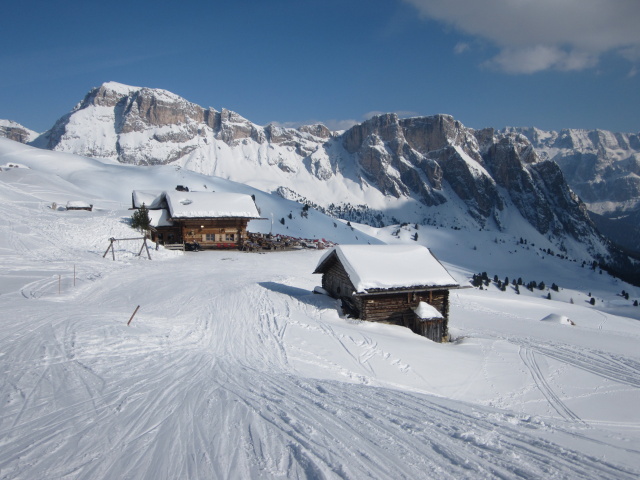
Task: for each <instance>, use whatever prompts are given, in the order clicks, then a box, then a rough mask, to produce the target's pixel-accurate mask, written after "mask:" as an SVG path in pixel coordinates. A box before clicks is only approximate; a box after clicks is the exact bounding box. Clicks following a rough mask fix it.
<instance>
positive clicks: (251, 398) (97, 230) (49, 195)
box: [0, 141, 640, 479]
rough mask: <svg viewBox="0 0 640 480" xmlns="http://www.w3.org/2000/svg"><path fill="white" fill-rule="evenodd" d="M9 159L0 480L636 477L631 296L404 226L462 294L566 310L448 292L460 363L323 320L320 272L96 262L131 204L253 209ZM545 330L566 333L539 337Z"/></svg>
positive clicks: (390, 333) (323, 231)
mask: <svg viewBox="0 0 640 480" xmlns="http://www.w3.org/2000/svg"><path fill="white" fill-rule="evenodd" d="M7 142H8V141H6V142H0V166H3V167H2V171H0V218H2V221H1V222H0V259H1V261H0V272H1V274H2V276H1V279H0V311H1V312H2V314H1V317H0V318H1V319H0V325H1V328H0V404H1V405H2V409H0V478H2V479H4V478H7V479H9V478H11V479H33V478H73V479H107V478H109V479H112V478H149V479H151V478H153V479H164V478H166V479H175V478H231V479H236V478H238V479H240V478H242V479H244V478H269V479H270V478H358V479H359V478H380V479H383V478H385V479H386V478H438V479H448V478H451V479H460V478H468V479H478V478H528V479H533V478H566V479H634V478H637V477H638V475H640V414H639V413H638V410H637V405H638V404H640V354H639V353H638V349H637V346H638V340H639V338H640V323H638V318H639V317H640V308H638V307H633V306H632V305H631V303H630V302H628V303H625V301H623V299H622V297H620V296H619V295H617V293H619V291H620V290H621V289H626V291H627V292H630V294H631V299H632V300H633V299H634V298H638V297H640V291H639V289H637V288H635V287H632V286H629V285H626V284H623V283H621V282H618V281H616V280H615V279H612V278H611V277H608V276H606V275H600V274H599V273H597V272H591V271H589V270H584V269H582V268H580V266H579V264H575V265H574V264H569V263H567V262H566V261H564V262H563V261H560V260H557V259H555V258H548V257H547V258H544V259H543V258H542V257H541V256H540V255H539V253H538V252H536V251H534V250H532V249H530V250H527V249H524V248H522V249H521V250H519V251H518V253H513V254H508V255H507V254H505V253H504V250H503V249H504V248H505V247H504V244H498V243H495V242H494V238H493V235H495V234H492V236H491V237H486V238H484V237H483V236H482V235H478V232H473V233H469V232H463V231H462V232H461V231H453V230H446V229H436V228H435V227H434V228H432V229H430V228H427V227H420V230H419V232H420V242H421V243H423V244H426V245H428V246H430V247H431V248H432V250H433V252H434V253H435V254H436V255H437V256H438V257H439V258H441V259H442V260H444V261H445V262H447V263H446V266H447V267H448V269H449V271H450V272H451V274H452V275H453V276H454V277H455V278H456V279H457V280H458V281H460V282H463V283H466V281H467V280H468V278H469V277H470V275H471V273H473V272H475V271H477V270H478V267H479V266H480V267H482V266H483V265H484V266H486V268H484V270H490V271H491V273H493V272H494V271H495V273H497V274H499V275H501V276H503V275H505V274H509V275H511V276H512V277H513V276H514V275H517V274H518V273H517V272H513V273H512V272H511V271H510V270H509V268H510V267H511V268H512V269H513V268H514V267H515V268H516V269H517V270H519V271H522V272H526V274H527V275H528V276H531V277H532V278H535V279H536V280H540V279H544V280H545V282H546V283H548V284H551V282H552V281H557V282H559V283H560V284H561V286H562V287H563V289H562V290H561V291H560V292H559V293H557V294H556V293H555V292H552V293H553V295H554V297H555V298H554V299H553V300H547V299H546V292H545V293H544V294H543V293H541V292H528V291H525V290H524V289H523V292H522V293H521V294H520V295H517V294H515V292H513V291H507V292H501V291H499V290H498V289H497V288H495V287H493V286H490V287H489V288H487V289H485V290H477V289H462V290H457V291H455V292H453V293H452V296H451V302H452V306H451V314H450V318H451V320H450V330H451V333H452V336H453V340H454V341H452V342H451V343H448V344H435V343H433V342H430V341H429V340H427V339H425V338H422V337H419V336H417V335H414V334H412V333H411V332H410V331H408V330H407V329H405V328H401V327H396V326H389V325H382V324H374V323H367V322H360V321H357V320H352V319H347V318H343V317H341V316H340V315H339V314H338V311H337V309H336V304H335V301H334V300H333V299H331V298H329V297H326V296H323V295H315V294H313V293H311V292H312V290H313V288H314V287H315V286H316V285H318V284H319V283H320V277H319V276H317V275H315V276H314V275H312V274H311V272H312V271H313V269H314V268H315V266H316V264H317V262H318V260H319V259H320V257H321V255H322V253H323V252H321V251H311V250H308V251H297V252H275V253H268V254H256V253H242V252H197V253H192V252H187V253H185V254H182V253H177V252H170V251H165V250H162V249H160V250H158V251H156V250H152V251H151V252H150V254H151V256H152V260H151V261H149V260H147V259H146V257H144V256H143V257H137V256H136V254H137V253H138V251H139V249H140V243H136V242H119V243H118V244H117V245H116V252H115V253H116V261H113V260H111V258H109V256H107V258H103V254H104V252H105V250H106V248H107V246H108V245H109V242H108V239H109V238H111V237H115V238H125V237H135V236H137V233H136V232H134V231H133V230H131V229H130V228H129V227H128V224H127V219H128V218H129V217H130V215H131V212H130V211H129V210H127V209H128V206H129V205H128V203H127V201H128V198H127V195H130V192H131V190H132V189H133V188H136V187H138V188H150V187H153V185H152V184H160V183H162V184H163V185H166V186H162V188H169V186H170V185H172V184H184V183H185V177H184V175H190V176H189V177H188V178H187V181H188V182H187V183H191V184H193V182H195V181H196V180H197V181H202V182H206V183H207V184H208V186H209V188H213V186H214V185H215V189H216V191H234V190H237V191H241V192H243V193H245V192H246V191H247V190H245V189H246V188H248V187H244V186H242V185H237V184H232V183H231V182H224V181H221V180H218V179H214V178H211V177H203V176H197V175H195V174H191V173H185V172H184V171H183V170H176V169H175V168H172V167H167V168H161V169H155V168H150V169H144V168H137V167H134V168H132V167H124V168H123V167H121V166H117V165H108V164H103V163H100V162H95V161H93V160H89V159H82V158H80V157H73V156H70V155H65V154H58V153H55V152H41V151H38V150H33V149H29V148H28V147H23V146H18V144H15V145H14V144H13V142H8V143H7ZM8 163H13V164H17V163H19V164H21V165H23V166H24V167H29V168H8V167H4V165H7V164H8ZM179 180H180V181H179ZM145 182H146V183H145ZM163 182H164V183H163ZM140 184H143V185H140ZM132 185H133V188H131V187H132ZM127 191H128V193H127ZM68 200H91V202H90V203H93V204H94V205H95V207H94V211H93V212H85V211H64V210H58V209H52V208H51V206H52V203H53V202H57V204H59V205H64V204H65V202H66V201H68ZM257 203H258V205H259V206H262V215H263V216H267V215H269V216H270V214H271V213H273V214H274V216H275V218H276V219H277V218H280V217H281V216H285V214H286V213H288V212H289V211H291V209H292V208H294V207H293V206H292V205H291V202H288V201H286V200H283V199H279V198H276V197H272V196H270V195H267V194H261V193H258V195H257ZM294 211H295V210H294ZM259 222H260V221H253V220H252V221H251V223H250V224H249V229H250V230H251V229H262V230H265V229H266V230H267V231H268V230H269V229H271V228H273V229H274V230H277V229H282V230H283V231H282V232H280V233H286V232H287V230H288V231H300V232H304V233H305V235H306V236H308V237H312V236H313V235H314V234H315V236H316V237H328V238H331V239H334V238H332V237H331V235H330V233H333V234H335V236H336V238H335V240H337V241H340V242H341V243H353V242H356V241H357V242H361V243H375V242H385V243H393V242H410V241H411V242H412V240H410V238H411V235H412V234H413V233H414V232H412V231H410V229H405V230H403V231H402V232H401V233H400V235H399V236H398V237H396V236H393V235H391V233H390V229H381V230H374V229H366V228H365V227H360V228H361V229H355V230H352V229H351V228H349V227H347V226H345V225H344V224H342V223H341V222H337V225H336V226H334V222H333V220H332V219H328V218H326V217H324V216H321V215H320V214H318V213H317V212H310V215H309V219H303V218H299V217H297V216H295V217H294V219H293V220H291V221H289V219H287V224H286V225H281V224H280V223H279V222H275V223H274V225H273V226H271V225H270V222H265V221H262V223H259ZM254 227H255V228H254ZM287 227H288V228H287ZM356 237H357V239H356ZM507 240H509V238H508V237H506V236H505V241H507ZM474 247H475V249H474ZM515 248H516V247H515V246H514V247H509V249H511V250H512V251H514V252H515V251H516V250H515ZM518 248H520V247H518ZM505 272H506V273H505ZM523 275H524V273H523ZM543 277H544V278H543ZM555 278H558V279H561V280H554V279H555ZM588 293H592V295H594V296H597V298H598V303H597V305H596V307H592V306H591V305H589V303H588V301H587V300H588V299H589V297H588ZM570 300H573V303H571V302H570ZM138 305H139V306H140V309H139V311H138V312H137V314H136V315H135V317H133V319H132V320H131V324H130V325H129V326H127V322H128V321H129V319H130V318H131V315H132V313H133V312H134V310H135V308H136V307H137V306H138ZM550 314H556V315H558V316H561V315H564V316H566V317H568V318H570V319H571V320H572V321H574V323H575V324H576V325H575V326H570V325H568V324H565V323H562V322H553V321H542V319H544V318H546V317H548V316H549V315H550ZM552 318H555V317H552Z"/></svg>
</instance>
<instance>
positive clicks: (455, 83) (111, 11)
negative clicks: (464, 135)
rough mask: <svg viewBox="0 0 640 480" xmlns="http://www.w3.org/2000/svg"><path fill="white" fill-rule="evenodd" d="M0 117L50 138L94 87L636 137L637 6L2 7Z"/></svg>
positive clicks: (301, 110) (327, 113) (580, 2)
mask: <svg viewBox="0 0 640 480" xmlns="http://www.w3.org/2000/svg"><path fill="white" fill-rule="evenodd" d="M2 10H3V13H2V18H0V39H1V40H2V45H3V48H2V50H1V52H0V67H1V70H0V118H6V119H10V120H14V121H17V122H18V123H21V124H23V125H24V126H26V127H28V128H31V129H33V130H36V131H44V130H46V129H48V128H50V127H51V126H52V125H53V123H54V122H55V120H57V119H58V118H59V117H60V116H62V115H63V114H65V113H66V112H68V111H69V110H71V108H73V106H74V105H75V104H76V103H78V102H79V101H80V100H81V99H82V98H83V96H84V95H85V94H86V93H87V92H88V91H89V90H90V89H91V88H92V87H95V86H99V85H100V84H102V83H104V82H107V81H116V82H120V83H125V84H128V85H134V86H145V87H154V88H163V89H165V90H169V91H171V92H173V93H176V94H178V95H181V96H183V97H184V98H186V99H187V100H189V101H191V102H194V103H197V104H199V105H201V106H203V107H213V108H215V109H217V110H220V109H222V108H223V107H224V108H228V109H231V110H234V111H236V112H238V113H239V114H240V115H242V116H244V117H246V118H248V119H249V120H251V121H253V122H255V123H257V124H261V125H265V124H267V123H270V122H277V123H279V124H282V125H286V126H296V125H300V124H304V123H314V122H322V123H325V124H326V125H327V126H329V127H330V128H332V129H338V128H344V127H347V126H350V125H352V124H354V123H356V122H361V121H363V120H365V119H366V118H368V117H370V116H371V115H372V114H374V113H377V112H397V113H398V114H400V115H402V116H414V115H433V114H436V113H447V114H451V115H453V116H454V117H455V118H456V119H457V120H459V121H461V122H462V123H463V124H465V125H466V126H468V127H472V128H483V127H495V128H502V127H505V126H537V127H539V128H543V129H561V128H588V129H592V128H601V129H606V130H613V131H619V132H633V133H637V132H638V131H640V111H639V110H640V72H639V71H638V70H640V69H639V68H638V67H639V66H640V1H638V0H483V1H479V0H322V1H321V0H318V1H310V0H268V1H267V0H234V1H223V0H220V1H215V0H210V1H200V0H185V1H179V2H178V1H175V2H162V1H157V0H156V1H154V2H151V1H141V0H129V1H126V2H124V1H119V0H114V1H110V2H99V3H98V2H91V1H88V0H83V1H77V0H68V1H58V2H52V1H51V0H48V1H32V0H22V1H20V2H7V3H5V4H4V5H3V9H2Z"/></svg>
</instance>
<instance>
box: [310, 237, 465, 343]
mask: <svg viewBox="0 0 640 480" xmlns="http://www.w3.org/2000/svg"><path fill="white" fill-rule="evenodd" d="M313 273H319V274H322V288H324V289H325V290H327V291H328V292H329V294H330V295H331V296H332V297H334V298H339V299H341V300H342V304H343V309H344V310H345V311H346V312H348V313H350V314H351V315H352V316H353V317H356V318H360V319H361V320H367V321H372V322H384V323H390V324H395V325H402V326H405V327H408V328H410V329H411V330H412V331H413V332H415V333H417V334H419V335H423V336H425V337H427V338H429V339H431V340H433V341H434V342H441V341H442V340H443V339H444V338H446V337H447V335H448V331H447V325H448V318H449V290H450V289H452V288H458V287H459V284H458V282H456V280H455V279H454V278H453V277H452V276H451V275H450V274H449V272H447V270H446V269H445V268H444V266H443V265H442V264H441V263H440V262H439V261H438V260H437V259H436V258H435V257H434V256H433V254H432V253H431V251H430V250H429V249H428V248H426V247H423V246H421V245H339V246H336V247H334V248H333V249H331V250H329V251H328V252H327V253H326V254H325V255H324V256H323V257H322V258H321V259H320V261H319V262H318V265H317V267H316V269H315V271H314V272H313Z"/></svg>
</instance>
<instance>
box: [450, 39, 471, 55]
mask: <svg viewBox="0 0 640 480" xmlns="http://www.w3.org/2000/svg"><path fill="white" fill-rule="evenodd" d="M470 48H471V46H470V45H469V44H468V43H466V42H458V43H457V44H456V46H455V47H453V53H455V54H456V55H460V54H461V53H464V52H466V51H468V50H469V49H470Z"/></svg>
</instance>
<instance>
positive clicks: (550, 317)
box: [540, 313, 575, 325]
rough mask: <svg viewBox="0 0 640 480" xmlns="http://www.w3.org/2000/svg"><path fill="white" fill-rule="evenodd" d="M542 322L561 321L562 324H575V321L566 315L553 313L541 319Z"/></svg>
mask: <svg viewBox="0 0 640 480" xmlns="http://www.w3.org/2000/svg"><path fill="white" fill-rule="evenodd" d="M540 321H541V322H550V323H559V324H561V325H575V323H573V321H572V320H571V319H570V318H569V317H567V316H566V315H559V314H557V313H551V314H549V315H547V316H546V317H544V318H543V319H541V320H540Z"/></svg>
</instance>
